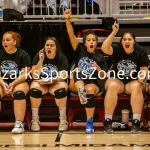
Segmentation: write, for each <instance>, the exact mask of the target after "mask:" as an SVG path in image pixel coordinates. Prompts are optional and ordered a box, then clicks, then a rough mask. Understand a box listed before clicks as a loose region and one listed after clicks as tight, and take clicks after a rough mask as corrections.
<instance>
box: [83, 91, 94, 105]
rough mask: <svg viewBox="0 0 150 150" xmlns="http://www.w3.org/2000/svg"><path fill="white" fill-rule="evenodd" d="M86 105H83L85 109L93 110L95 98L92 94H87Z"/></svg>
mask: <svg viewBox="0 0 150 150" xmlns="http://www.w3.org/2000/svg"><path fill="white" fill-rule="evenodd" d="M86 97H87V104H83V106H84V107H86V108H93V107H95V97H94V94H87V96H86Z"/></svg>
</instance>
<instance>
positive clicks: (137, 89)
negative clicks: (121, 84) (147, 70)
mask: <svg viewBox="0 0 150 150" xmlns="http://www.w3.org/2000/svg"><path fill="white" fill-rule="evenodd" d="M142 89H143V85H142V84H141V83H140V82H139V81H137V82H135V83H133V84H132V86H131V92H142Z"/></svg>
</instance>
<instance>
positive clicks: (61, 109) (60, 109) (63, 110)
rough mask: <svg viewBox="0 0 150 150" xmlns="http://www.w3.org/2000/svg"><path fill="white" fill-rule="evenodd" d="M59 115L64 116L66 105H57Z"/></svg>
mask: <svg viewBox="0 0 150 150" xmlns="http://www.w3.org/2000/svg"><path fill="white" fill-rule="evenodd" d="M59 114H60V117H62V116H66V107H59Z"/></svg>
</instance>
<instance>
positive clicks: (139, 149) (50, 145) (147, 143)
mask: <svg viewBox="0 0 150 150" xmlns="http://www.w3.org/2000/svg"><path fill="white" fill-rule="evenodd" d="M10 131H11V128H8V129H5V130H3V129H2V128H1V129H0V149H3V150H150V132H148V131H144V130H143V131H142V132H141V133H140V134H131V133H130V130H129V131H115V132H114V133H113V134H104V133H103V128H96V129H95V133H94V134H85V133H84V128H73V129H70V130H68V131H65V132H58V131H57V129H56V128H53V129H52V128H50V127H49V129H46V130H45V129H42V130H41V132H30V131H29V130H26V132H25V133H24V134H11V132H10Z"/></svg>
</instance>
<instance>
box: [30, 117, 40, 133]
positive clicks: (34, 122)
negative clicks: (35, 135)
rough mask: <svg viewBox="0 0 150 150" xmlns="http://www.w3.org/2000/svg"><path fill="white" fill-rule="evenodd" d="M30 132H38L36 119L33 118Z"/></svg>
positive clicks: (38, 126) (37, 120)
mask: <svg viewBox="0 0 150 150" xmlns="http://www.w3.org/2000/svg"><path fill="white" fill-rule="evenodd" d="M30 129H31V131H35V132H36V131H40V122H39V118H38V117H33V118H32V120H31V124H30Z"/></svg>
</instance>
